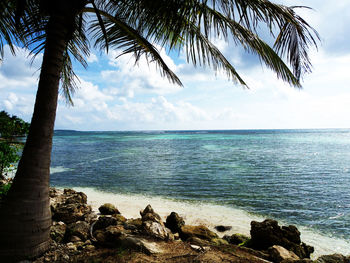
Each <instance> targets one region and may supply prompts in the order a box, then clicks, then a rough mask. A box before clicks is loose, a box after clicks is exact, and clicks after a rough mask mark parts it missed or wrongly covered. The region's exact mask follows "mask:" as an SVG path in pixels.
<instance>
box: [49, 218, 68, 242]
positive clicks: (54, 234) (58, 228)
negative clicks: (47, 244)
mask: <svg viewBox="0 0 350 263" xmlns="http://www.w3.org/2000/svg"><path fill="white" fill-rule="evenodd" d="M62 223H63V222H62ZM66 229H67V226H66V224H64V223H63V224H55V225H53V226H51V231H50V237H51V239H52V240H55V241H56V242H59V243H61V242H62V241H63V239H64V237H65V234H66Z"/></svg>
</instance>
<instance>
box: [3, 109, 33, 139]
mask: <svg viewBox="0 0 350 263" xmlns="http://www.w3.org/2000/svg"><path fill="white" fill-rule="evenodd" d="M29 126H30V124H29V123H27V122H25V121H24V120H22V119H20V118H18V117H17V116H15V115H12V116H10V115H9V114H8V113H7V112H6V111H1V112H0V137H2V138H5V139H13V138H14V137H16V136H25V135H26V134H27V133H28V131H29Z"/></svg>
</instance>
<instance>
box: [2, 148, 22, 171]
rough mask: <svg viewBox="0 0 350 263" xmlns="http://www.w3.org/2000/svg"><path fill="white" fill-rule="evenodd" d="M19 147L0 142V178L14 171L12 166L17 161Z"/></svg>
mask: <svg viewBox="0 0 350 263" xmlns="http://www.w3.org/2000/svg"><path fill="white" fill-rule="evenodd" d="M20 148H21V147H20V145H16V144H12V143H9V142H6V141H0V178H1V177H3V178H4V177H5V176H7V175H8V173H9V172H12V171H13V170H14V169H15V166H14V164H16V163H17V162H18V161H19V158H20V155H19V151H20Z"/></svg>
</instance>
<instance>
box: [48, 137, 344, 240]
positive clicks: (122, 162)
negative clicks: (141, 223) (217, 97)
mask: <svg viewBox="0 0 350 263" xmlns="http://www.w3.org/2000/svg"><path fill="white" fill-rule="evenodd" d="M51 167H52V169H51V173H52V174H51V184H52V185H54V186H60V187H91V188H95V189H97V190H101V191H105V192H112V193H121V194H130V193H131V194H146V195H152V196H160V197H165V198H171V199H175V200H186V201H190V202H206V203H213V204H219V205H223V206H226V207H234V208H240V209H243V210H245V211H248V212H251V213H254V214H258V215H262V216H267V217H272V218H275V219H279V220H283V221H285V222H288V223H292V224H298V225H301V226H307V227H310V228H311V229H314V230H316V231H319V232H322V233H324V234H326V235H330V236H334V237H339V238H344V239H349V236H350V130H256V131H254V130H247V131H176V132H173V131H169V132H167V131H164V132H163V131H162V132H76V131H56V132H55V136H54V143H53V155H52V164H51Z"/></svg>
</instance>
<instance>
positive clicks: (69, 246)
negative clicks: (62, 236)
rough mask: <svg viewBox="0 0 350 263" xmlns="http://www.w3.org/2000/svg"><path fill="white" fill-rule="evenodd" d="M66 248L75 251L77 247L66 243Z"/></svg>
mask: <svg viewBox="0 0 350 263" xmlns="http://www.w3.org/2000/svg"><path fill="white" fill-rule="evenodd" d="M67 248H68V249H69V250H77V247H76V246H75V245H74V244H73V243H71V242H70V243H67Z"/></svg>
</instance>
